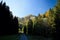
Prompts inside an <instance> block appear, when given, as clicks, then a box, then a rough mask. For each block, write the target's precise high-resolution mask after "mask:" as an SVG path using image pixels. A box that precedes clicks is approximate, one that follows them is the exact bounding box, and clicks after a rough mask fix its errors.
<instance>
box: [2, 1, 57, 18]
mask: <svg viewBox="0 0 60 40" xmlns="http://www.w3.org/2000/svg"><path fill="white" fill-rule="evenodd" d="M3 2H6V4H7V5H8V6H9V7H10V10H11V11H12V13H13V15H14V16H18V17H24V16H27V15H29V14H32V15H38V14H39V13H40V14H43V13H45V12H46V11H47V10H48V9H50V8H53V7H54V6H55V5H56V0H3Z"/></svg>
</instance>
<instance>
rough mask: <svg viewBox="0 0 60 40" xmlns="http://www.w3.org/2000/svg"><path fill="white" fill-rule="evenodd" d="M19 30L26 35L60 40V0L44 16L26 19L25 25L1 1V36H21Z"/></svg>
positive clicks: (39, 15)
mask: <svg viewBox="0 0 60 40" xmlns="http://www.w3.org/2000/svg"><path fill="white" fill-rule="evenodd" d="M20 25H22V28H20ZM19 29H22V30H23V31H24V34H26V35H39V36H44V37H52V38H53V39H54V40H55V39H60V38H59V37H60V35H59V34H60V0H58V2H57V4H56V5H55V6H54V7H53V8H50V9H49V10H48V11H46V12H45V13H44V14H38V16H35V18H29V19H28V20H27V19H25V21H24V23H23V22H22V23H21V22H19V20H18V17H16V16H13V15H12V12H11V11H10V8H9V6H7V5H6V3H5V2H4V3H3V2H2V1H1V2H0V36H1V35H12V34H19V32H18V31H19Z"/></svg>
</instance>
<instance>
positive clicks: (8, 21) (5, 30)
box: [0, 1, 18, 35]
mask: <svg viewBox="0 0 60 40" xmlns="http://www.w3.org/2000/svg"><path fill="white" fill-rule="evenodd" d="M15 19H16V18H14V19H13V15H12V12H11V11H10V10H9V7H8V6H7V5H6V3H5V2H4V3H2V1H1V2H0V35H8V34H16V30H17V28H16V27H18V26H17V25H18V20H17V19H16V20H15ZM15 23H16V24H15ZM14 28H16V29H14Z"/></svg>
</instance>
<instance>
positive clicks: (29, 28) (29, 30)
mask: <svg viewBox="0 0 60 40" xmlns="http://www.w3.org/2000/svg"><path fill="white" fill-rule="evenodd" d="M32 29H33V22H32V20H31V19H29V21H28V34H32Z"/></svg>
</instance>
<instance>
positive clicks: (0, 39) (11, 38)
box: [0, 35, 17, 40]
mask: <svg viewBox="0 0 60 40" xmlns="http://www.w3.org/2000/svg"><path fill="white" fill-rule="evenodd" d="M0 40H17V35H5V36H0Z"/></svg>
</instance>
